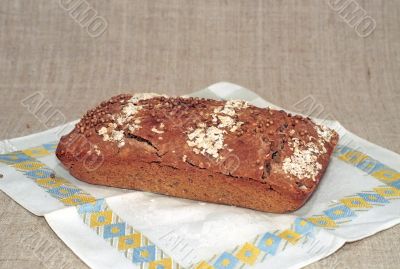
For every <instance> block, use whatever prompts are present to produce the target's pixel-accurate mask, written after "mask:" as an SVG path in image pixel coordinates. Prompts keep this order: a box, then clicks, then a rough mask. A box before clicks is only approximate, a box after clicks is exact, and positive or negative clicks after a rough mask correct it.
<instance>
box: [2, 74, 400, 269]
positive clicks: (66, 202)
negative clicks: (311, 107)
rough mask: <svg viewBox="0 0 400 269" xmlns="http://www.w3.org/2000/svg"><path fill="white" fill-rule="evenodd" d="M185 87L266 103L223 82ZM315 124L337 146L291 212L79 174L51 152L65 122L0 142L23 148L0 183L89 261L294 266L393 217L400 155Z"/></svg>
mask: <svg viewBox="0 0 400 269" xmlns="http://www.w3.org/2000/svg"><path fill="white" fill-rule="evenodd" d="M192 95H193V96H199V97H208V98H214V99H215V98H218V99H243V100H247V101H249V102H250V103H252V104H254V105H257V106H261V107H264V106H273V105H272V104H270V103H268V102H267V101H265V100H263V99H262V98H260V97H259V96H257V95H256V94H255V93H253V92H251V91H249V90H246V89H244V88H242V87H240V86H238V85H234V84H231V83H226V82H222V83H217V84H214V85H212V86H210V87H208V88H207V89H205V90H202V91H199V92H196V93H193V94H192ZM324 123H325V124H328V125H329V126H330V127H332V128H334V129H335V130H336V131H337V132H338V133H339V134H340V137H341V139H340V141H339V146H338V147H337V150H336V151H335V154H334V156H333V157H332V160H331V163H330V165H329V167H328V169H327V171H326V174H325V176H324V178H323V180H322V182H321V184H320V186H319V188H318V189H317V191H316V192H315V194H314V195H313V196H312V198H311V199H310V200H309V201H308V202H307V203H306V205H305V206H304V207H302V208H301V209H300V210H298V211H296V212H294V213H291V214H269V213H262V212H258V211H253V210H248V209H243V208H237V207H230V206H223V205H216V204H209V203H202V202H197V201H191V200H185V199H178V198H172V197H167V196H163V195H156V194H151V193H145V192H138V191H130V190H129V191H128V190H122V189H115V188H107V187H100V186H93V185H89V184H86V183H83V182H80V181H78V180H76V179H74V178H73V177H72V176H70V175H69V174H68V172H67V171H65V170H64V169H63V168H62V167H61V166H60V165H59V162H58V161H57V159H56V158H55V156H54V148H55V145H56V144H55V143H56V141H57V139H58V137H59V135H60V134H62V133H66V132H67V131H68V130H69V129H68V128H64V127H65V126H63V127H58V128H55V129H52V130H49V131H46V132H43V133H39V134H35V135H31V136H28V137H23V138H18V139H11V140H8V141H3V142H1V143H0V145H3V150H5V149H10V148H15V149H17V150H22V152H19V153H10V154H6V155H0V163H2V164H0V171H1V173H2V174H3V175H4V176H3V178H2V179H0V189H1V190H3V191H4V192H5V193H7V194H8V195H9V196H10V197H11V198H12V199H14V200H15V201H17V202H18V203H20V204H21V205H22V206H23V207H25V208H27V209H28V210H30V211H31V212H33V213H34V214H37V215H44V216H45V218H46V220H47V221H48V223H49V225H50V226H51V227H52V229H53V230H54V231H55V232H56V234H57V235H58V236H59V237H60V238H61V239H62V240H63V241H64V242H65V243H66V244H67V245H68V246H69V247H70V248H71V249H72V251H74V252H75V253H76V255H78V256H79V257H80V258H81V259H82V260H83V261H84V262H85V263H87V264H88V265H89V266H90V267H92V268H157V269H161V268H182V267H184V268H200V269H205V268H216V269H222V268H224V269H233V268H300V267H302V266H305V265H307V264H310V263H312V262H314V261H317V260H319V259H321V258H323V257H326V256H328V255H330V254H331V253H333V252H335V251H336V250H337V249H339V248H340V247H341V246H342V245H343V244H344V243H345V242H349V241H354V240H359V239H362V238H365V237H367V236H370V235H372V234H375V233H377V232H379V231H381V230H384V229H387V228H389V227H392V226H394V225H396V224H398V223H399V222H400V207H399V205H400V201H399V198H400V173H399V172H397V171H399V170H400V156H399V155H397V154H395V153H393V152H391V151H388V150H386V149H383V148H381V147H379V146H377V145H374V144H371V143H369V142H367V141H365V140H363V139H361V138H359V137H357V136H355V135H354V134H351V133H350V132H348V131H347V130H345V129H344V128H343V127H342V126H341V125H340V124H339V123H338V122H333V121H325V122H324ZM71 126H72V125H71V124H70V125H69V128H70V127H71ZM60 130H63V131H60ZM32 147H36V148H35V149H30V150H24V149H26V148H32ZM0 150H1V149H0ZM52 173H54V174H55V177H54V175H51V174H52ZM103 198H105V199H103ZM254 199H257V197H254Z"/></svg>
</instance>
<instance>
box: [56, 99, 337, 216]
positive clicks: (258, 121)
mask: <svg viewBox="0 0 400 269" xmlns="http://www.w3.org/2000/svg"><path fill="white" fill-rule="evenodd" d="M337 141H338V135H337V133H336V132H334V131H332V130H330V129H328V128H326V127H323V126H319V125H316V124H315V123H313V122H312V121H311V120H310V119H309V118H304V117H301V116H292V115H290V114H287V113H286V112H284V111H277V110H272V109H269V108H258V107H255V106H251V105H249V104H247V103H246V102H243V101H228V102H226V101H217V100H210V99H200V98H182V97H175V98H173V97H165V96H156V95H152V94H138V95H134V96H132V95H129V94H122V95H118V96H115V97H113V98H111V99H110V100H109V101H107V102H103V103H101V104H100V105H99V106H97V107H96V108H94V109H92V110H90V111H88V112H87V113H86V115H85V116H84V117H83V118H82V120H81V121H80V122H79V123H78V124H77V125H76V127H75V129H74V130H73V131H72V132H71V133H70V134H68V135H66V136H64V137H62V138H61V141H60V143H59V145H58V148H57V151H56V155H57V157H58V158H59V160H60V161H61V162H62V163H63V165H64V166H65V167H66V168H67V169H68V170H69V171H70V173H71V174H72V175H73V176H75V177H76V178H78V179H80V180H82V181H85V182H88V183H91V184H99V185H106V186H113V187H120V188H127V189H136V190H143V191H149V192H156V193H161V194H166V195H171V196H176V197H182V198H188V199H193V200H200V201H205V202H213V203H220V204H227V205H235V206H240V207H246V208H251V209H256V210H260V211H266V212H277V213H281V212H288V211H293V210H296V209H298V208H299V207H301V206H302V205H303V204H304V203H305V202H306V200H307V199H308V198H309V197H310V195H311V194H312V193H313V192H314V190H315V189H316V187H317V186H318V183H319V181H320V179H321V177H322V175H323V173H324V171H325V169H326V167H327V166H328V163H329V158H330V155H331V154H332V151H333V149H334V147H335V145H336V143H337Z"/></svg>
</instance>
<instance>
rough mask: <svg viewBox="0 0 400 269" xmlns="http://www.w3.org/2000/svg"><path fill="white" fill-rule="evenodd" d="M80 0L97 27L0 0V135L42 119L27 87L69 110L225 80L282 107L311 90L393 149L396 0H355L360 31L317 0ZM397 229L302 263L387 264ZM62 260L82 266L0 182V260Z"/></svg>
mask: <svg viewBox="0 0 400 269" xmlns="http://www.w3.org/2000/svg"><path fill="white" fill-rule="evenodd" d="M79 1H81V2H84V0H79ZM61 2H68V1H66V0H64V1H63V0H61ZM85 2H86V1H85ZM86 3H89V4H90V6H91V7H93V8H94V9H95V10H96V11H97V12H98V15H99V16H102V17H104V19H105V20H106V21H107V22H108V27H107V29H106V31H105V32H104V33H103V34H102V35H101V36H99V37H96V38H93V37H90V35H89V34H88V32H87V29H86V28H85V26H83V27H82V26H81V25H80V24H79V23H78V22H76V21H75V20H74V19H73V18H72V17H71V15H70V14H69V13H68V11H67V10H65V9H63V8H62V6H60V4H59V0H47V1H44V0H40V1H39V0H24V1H21V0H1V1H0V98H1V99H0V100H1V102H0V122H1V127H0V139H5V138H12V137H16V136H22V135H27V134H30V133H33V132H37V131H40V130H44V129H46V127H45V125H44V124H43V122H42V121H41V120H40V119H37V118H36V117H35V116H34V115H32V114H31V113H29V112H28V111H27V109H26V108H24V107H23V106H21V104H20V102H21V100H22V99H23V98H25V97H27V96H29V95H30V94H31V93H33V92H36V91H40V92H41V93H42V94H43V95H44V96H45V98H47V99H48V100H49V101H50V102H51V104H52V106H53V107H54V108H56V109H59V110H60V111H61V112H62V113H63V114H64V115H65V117H66V119H67V120H72V119H76V118H78V117H80V116H81V115H82V114H83V113H84V112H85V110H86V109H87V108H90V107H91V106H93V105H94V104H96V103H97V102H99V101H100V100H102V99H105V98H107V97H109V96H112V95H113V94H116V93H119V92H121V91H132V92H138V91H155V92H163V93H167V94H170V95H173V94H185V93H188V92H191V91H194V90H199V89H201V88H204V87H205V86H207V85H209V84H212V83H215V82H218V81H231V82H234V83H237V84H240V85H243V86H245V87H247V88H249V89H251V90H253V91H256V92H257V93H258V94H260V95H261V96H262V97H264V98H265V99H267V100H269V101H271V102H272V103H275V104H277V105H279V106H282V107H285V108H287V109H293V104H295V103H296V102H298V101H299V100H301V99H303V98H305V97H307V96H309V95H311V96H313V98H315V100H316V101H317V103H318V104H321V105H322V106H323V107H324V113H326V114H331V115H333V116H334V117H335V118H336V119H338V120H339V121H340V122H341V123H342V124H343V125H344V126H345V127H346V128H348V129H349V130H350V131H352V132H354V133H355V134H358V135H359V136H361V137H363V138H366V139H368V140H370V141H372V142H374V143H376V144H378V145H381V146H383V147H386V148H389V149H391V150H393V151H395V152H398V153H399V152H400V143H399V137H400V135H399V134H400V124H399V123H400V119H399V118H400V116H399V104H400V2H399V1H397V0H357V1H356V3H358V4H359V5H360V7H362V8H363V9H364V10H365V11H366V12H367V14H368V15H369V16H371V17H372V18H373V19H374V20H375V21H376V29H375V31H374V32H373V33H372V34H371V35H370V36H368V37H366V38H363V37H360V36H359V35H357V33H356V31H355V30H354V28H352V27H351V26H349V25H348V24H346V22H345V21H344V20H343V19H342V18H341V17H340V14H338V12H336V11H334V10H332V9H331V8H330V6H329V5H328V4H327V1H326V0H314V1H311V0H302V1H294V0H286V1H284V0H275V1H262V0H260V1H251V0H243V1H239V0H232V1H228V0H224V1H215V0H213V1H211V0H206V1H199V0H197V1H194V0H192V1H183V0H182V1H181V0H164V1H139V0H114V1H108V0H99V1H95V0H87V2H86ZM0 180H1V179H0ZM399 239H400V226H397V227H394V228H391V229H389V230H387V231H383V232H381V233H379V234H377V235H374V236H372V237H370V238H367V239H365V240H362V241H359V242H355V243H351V244H347V245H346V246H344V247H343V248H342V249H341V250H339V251H338V252H337V253H336V254H334V255H332V256H330V257H328V258H326V259H324V260H322V261H320V262H317V263H315V264H313V265H311V266H309V267H308V268H345V267H347V268H398V266H399V261H400V254H399V251H398V249H399V248H400V243H399V241H400V240H399ZM64 264H68V265H69V266H70V267H71V268H87V267H86V265H85V264H83V262H81V261H80V260H79V259H78V258H77V257H76V256H75V255H74V254H73V253H72V252H71V251H70V250H69V249H68V248H67V247H66V246H65V245H64V244H63V243H62V242H61V241H60V240H59V239H58V238H57V236H56V235H55V234H54V233H53V232H52V230H51V229H50V228H49V226H48V225H47V224H46V222H45V221H44V219H43V218H39V217H36V216H34V215H32V214H30V213H29V212H27V211H26V210H25V209H23V208H22V207H20V206H19V205H17V204H16V203H15V202H13V201H12V200H11V199H10V198H8V197H7V196H6V195H5V194H4V193H0V268H44V267H47V268H59V266H60V265H64Z"/></svg>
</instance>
